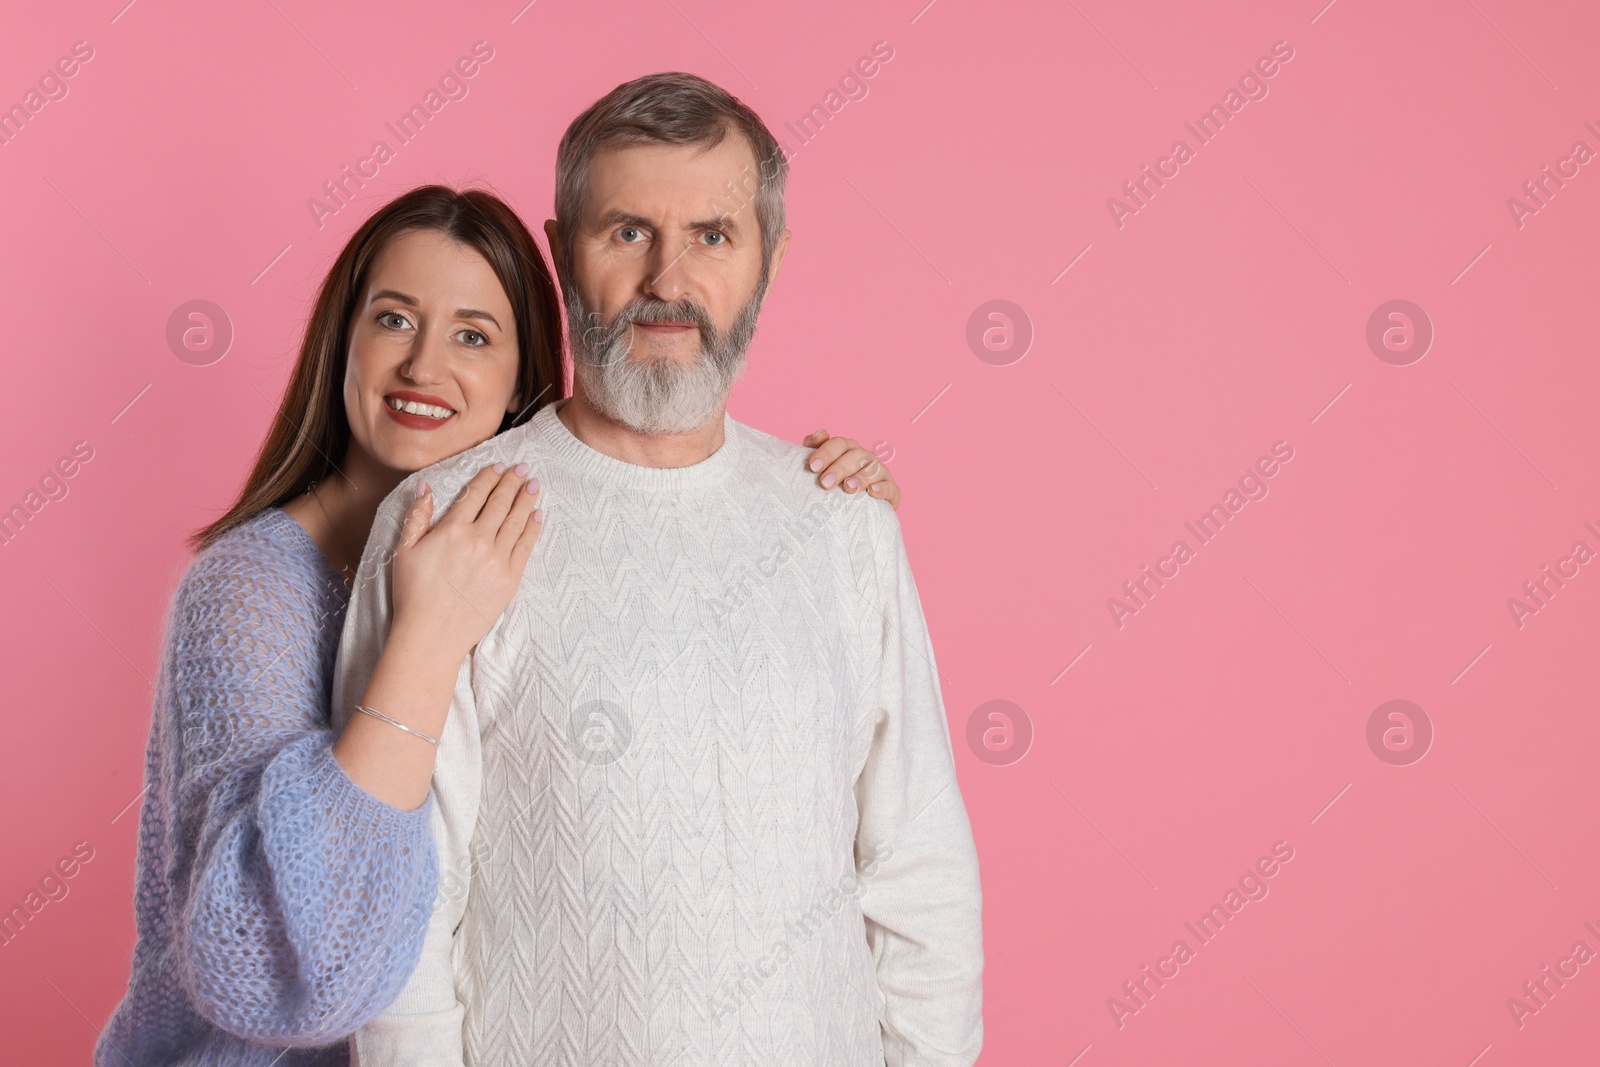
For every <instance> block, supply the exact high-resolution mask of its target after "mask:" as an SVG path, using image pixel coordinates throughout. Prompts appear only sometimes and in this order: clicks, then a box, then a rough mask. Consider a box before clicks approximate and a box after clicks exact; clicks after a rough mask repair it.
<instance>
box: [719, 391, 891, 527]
mask: <svg viewBox="0 0 1600 1067" xmlns="http://www.w3.org/2000/svg"><path fill="white" fill-rule="evenodd" d="M733 427H734V431H735V432H737V433H739V434H740V452H739V464H740V467H741V468H742V469H741V471H740V477H741V478H742V479H743V482H744V484H745V485H747V486H749V487H751V488H752V489H756V490H758V491H760V492H761V493H762V495H765V496H767V498H768V499H769V500H770V502H771V504H772V505H773V506H776V507H778V508H780V509H782V510H784V511H792V512H794V513H796V514H797V515H802V516H809V517H814V518H816V519H819V520H822V521H825V522H826V523H827V525H828V526H829V527H831V528H835V529H838V530H840V531H841V533H843V534H844V536H846V537H850V538H857V539H860V540H862V541H865V542H870V543H872V544H874V545H877V546H880V547H882V546H883V545H884V544H886V543H887V542H886V541H885V538H892V537H893V536H894V535H895V534H897V533H898V531H899V522H898V521H897V520H896V518H895V512H894V507H893V505H891V504H890V503H889V502H888V501H887V500H879V499H877V498H875V497H871V496H868V495H867V494H866V493H846V492H845V491H844V490H843V489H841V488H839V487H838V486H834V487H832V488H829V489H823V488H822V486H821V485H820V484H819V483H818V481H817V473H816V472H815V471H813V470H810V469H808V468H807V467H806V463H807V461H808V460H809V459H810V458H811V453H812V452H813V451H814V449H811V448H808V447H806V446H805V445H799V444H795V443H794V442H792V441H786V440H784V439H783V438H781V437H775V436H773V435H772V434H769V433H766V432H764V431H762V430H758V429H756V428H755V427H753V426H750V425H748V424H746V423H742V422H738V421H736V420H735V421H733ZM836 518H837V519H840V520H843V521H841V522H833V521H831V520H833V519H836Z"/></svg>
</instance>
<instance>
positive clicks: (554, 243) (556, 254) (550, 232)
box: [544, 219, 566, 285]
mask: <svg viewBox="0 0 1600 1067" xmlns="http://www.w3.org/2000/svg"><path fill="white" fill-rule="evenodd" d="M544 236H545V239H546V240H547V241H549V242H550V258H551V259H552V260H554V261H555V262H553V263H551V264H550V266H551V267H552V268H554V270H555V272H556V283H557V284H558V285H559V284H560V283H562V282H565V281H566V279H565V278H563V277H561V231H560V229H558V228H557V227H556V220H555V219H545V220H544Z"/></svg>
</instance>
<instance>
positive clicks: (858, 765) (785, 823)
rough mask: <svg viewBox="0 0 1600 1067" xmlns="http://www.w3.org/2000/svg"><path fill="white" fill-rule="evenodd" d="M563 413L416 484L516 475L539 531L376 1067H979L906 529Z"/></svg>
mask: <svg viewBox="0 0 1600 1067" xmlns="http://www.w3.org/2000/svg"><path fill="white" fill-rule="evenodd" d="M556 411H557V407H556V406H554V405H552V406H549V407H546V408H544V409H542V410H541V411H540V412H539V413H538V414H536V415H535V417H534V419H533V420H532V421H531V422H530V423H529V424H528V425H526V426H524V427H521V428H518V429H514V430H512V431H509V432H508V433H506V434H502V435H500V436H499V437H497V438H495V439H493V440H492V441H490V442H487V443H486V444H485V445H484V446H481V447H479V448H477V449H474V450H472V451H469V452H467V453H464V454H463V455H461V456H459V457H456V458H454V459H452V460H448V461H446V462H445V463H443V464H441V465H438V466H435V467H432V468H429V469H428V470H427V471H425V472H422V473H421V477H424V478H426V480H427V481H428V482H429V483H430V485H431V486H432V487H433V490H434V493H435V497H436V499H438V500H441V501H448V500H452V499H454V497H455V496H456V494H457V493H458V492H459V491H460V490H461V488H462V487H463V486H464V485H465V484H466V482H467V481H468V480H469V479H470V478H471V477H472V476H473V475H474V474H475V473H476V472H477V471H478V470H480V469H481V468H482V467H483V466H485V465H487V464H489V463H493V462H497V461H505V462H510V463H514V462H518V461H524V462H527V463H528V464H530V466H531V468H532V474H533V476H535V477H538V478H539V479H540V482H541V484H542V486H543V497H542V501H541V506H542V507H543V508H544V509H545V516H546V517H545V528H544V530H543V532H542V534H541V538H540V541H539V544H538V545H537V546H536V548H535V549H534V554H533V559H532V561H531V562H530V564H529V566H528V570H527V572H526V574H525V576H524V579H523V582H522V586H521V588H520V590H519V592H518V594H517V596H516V597H515V599H514V600H513V601H512V604H511V606H510V607H509V608H508V610H507V611H506V613H505V614H504V615H503V616H502V617H501V618H500V620H499V621H498V622H497V623H496V625H495V626H494V628H493V629H492V630H491V631H490V632H489V634H488V636H487V637H486V638H485V639H484V640H483V641H482V642H481V643H480V644H479V645H478V647H477V649H476V650H475V651H474V652H473V654H472V655H471V656H470V657H469V659H468V661H467V663H465V664H464V665H463V668H462V671H461V675H460V677H459V678H458V680H457V685H456V691H455V698H454V701H453V704H452V709H451V714H450V718H449V720H448V721H447V724H446V730H445V734H444V736H443V737H442V738H441V745H440V752H439V761H438V763H437V765H436V770H435V775H434V789H435V792H436V794H437V796H438V797H439V808H438V814H439V818H438V819H437V820H436V826H435V833H436V838H437V840H438V841H439V843H440V848H441V859H440V861H441V864H442V865H443V867H444V869H445V870H446V872H447V873H446V875H445V880H446V881H450V882H456V883H458V884H459V885H460V887H461V891H459V892H456V893H453V894H444V893H441V898H442V899H443V900H444V901H445V903H443V904H442V905H441V912H443V913H445V914H444V917H443V918H442V919H441V920H440V921H439V922H437V923H436V924H435V926H434V928H433V929H432V931H431V932H430V934H429V938H428V944H427V945H426V946H425V947H424V950H423V954H422V959H421V961H420V962H419V964H418V968H417V971H416V972H415V973H414V975H413V977H412V980H411V982H410V983H408V985H407V988H406V990H405V991H404V992H402V994H401V996H400V997H399V998H397V1000H396V1002H395V1003H394V1004H393V1005H391V1007H390V1008H389V1009H388V1010H386V1011H385V1012H384V1013H383V1014H381V1015H380V1016H379V1017H378V1018H377V1019H376V1020H374V1021H373V1023H372V1024H370V1025H369V1026H368V1027H366V1028H364V1029H363V1030H362V1031H360V1032H358V1033H357V1035H356V1036H355V1037H354V1039H353V1041H352V1047H353V1051H354V1060H355V1062H356V1063H357V1064H358V1065H360V1067H392V1065H396V1064H428V1065H430V1067H440V1065H445V1067H449V1065H453V1064H462V1065H473V1067H502V1065H505V1067H510V1065H517V1067H546V1065H548V1067H556V1065H560V1067H576V1065H586V1064H616V1065H618V1067H622V1065H627V1067H645V1065H653V1067H667V1065H669V1064H670V1065H672V1067H705V1065H713V1064H715V1065H734V1064H739V1065H746V1064H748V1065H752V1067H754V1065H771V1064H783V1065H785V1067H881V1065H884V1064H888V1065H890V1067H901V1065H907V1067H909V1065H912V1064H916V1065H919V1067H947V1065H948V1067H969V1065H970V1064H971V1063H972V1062H973V1061H974V1060H975V1059H976V1058H977V1055H978V1050H979V1048H980V1046H981V1042H982V1022H981V1010H980V1009H981V971H982V965H983V958H982V941H981V934H980V914H981V908H980V904H981V900H980V890H979V881H978V868H977V858H976V853H975V849H974V846H973V840H972V833H971V828H970V826H969V824H968V820H967V816H966V811H965V808H964V806H963V803H962V799H961V793H960V790H959V788H958V787H957V784H956V779H955V768H954V759H953V753H952V749H951V742H950V735H949V729H948V726H947V724H946V720H945V715H944V708H943V704H942V699H941V696H940V691H939V685H938V675H937V671H936V668H935V666H934V658H933V649H932V646H931V642H930V641H929V638H928V632H927V628H926V624H925V622H924V619H923V616H922V613H921V608H920V603H919V601H918V597H917V594H916V588H915V584H914V582H913V581H912V578H911V571H910V568H909V564H908V563H907V559H906V554H905V549H904V545H903V543H902V541H901V536H900V527H899V523H898V520H897V518H896V516H895V513H894V511H893V509H892V508H891V507H890V505H888V504H887V503H886V502H884V501H879V500H874V499H871V498H869V497H867V496H865V495H857V496H852V495H846V494H843V493H837V492H823V491H821V490H820V489H818V488H817V486H816V482H815V475H813V474H811V473H810V472H808V471H806V470H805V466H804V464H805V461H806V459H807V458H808V457H809V455H810V450H809V449H805V448H801V447H799V446H797V445H792V444H789V443H787V442H785V441H782V440H780V439H778V438H776V437H772V436H769V435H767V434H764V433H761V432H759V431H757V430H754V429H752V428H750V427H748V426H745V425H743V424H741V423H738V422H736V421H734V420H733V419H731V418H728V419H726V420H725V423H724V432H725V442H724V444H723V445H722V446H721V447H720V448H719V449H718V450H717V451H716V452H714V453H713V454H712V455H711V456H710V457H709V458H708V459H706V460H704V461H702V462H700V463H698V464H695V465H693V466H690V467H683V468H671V469H659V468H650V467H641V466H637V465H633V464H628V463H624V462H621V461H619V460H616V459H613V458H611V457H609V456H606V455H604V454H603V453H600V452H597V451H595V450H593V449H591V448H589V447H588V446H587V445H584V444H583V443H582V442H581V441H579V440H578V439H577V438H576V437H574V436H573V435H572V434H571V432H570V431H568V430H567V429H566V427H565V426H564V425H563V424H562V422H561V421H560V419H559V417H558V416H557V414H556ZM416 480H417V477H416V476H414V477H413V478H412V479H410V480H408V481H407V482H405V483H403V484H402V485H401V486H400V487H399V488H398V489H397V490H396V492H395V494H394V495H392V496H391V497H390V498H389V499H388V500H387V501H386V502H385V504H384V505H383V507H382V508H381V509H380V511H379V515H378V520H377V523H376V525H375V526H374V529H373V534H372V539H371V540H370V541H369V543H368V546H367V553H366V554H367V561H368V562H367V563H366V564H364V566H363V568H362V571H363V575H362V579H361V580H358V582H357V584H356V588H355V590H354V591H353V594H352V606H351V609H350V615H349V617H348V619H347V620H346V627H345V641H344V645H343V646H342V648H341V653H340V664H339V666H338V668H337V669H336V688H337V691H339V692H342V693H358V692H360V691H361V689H362V688H363V687H364V685H365V681H366V678H367V677H368V676H369V675H370V671H371V667H372V664H373V663H374V662H375V661H376V658H377V655H378V652H379V650H380V649H381V647H382V639H383V635H384V634H385V633H386V632H387V629H388V614H387V612H388V604H389V594H388V585H387V583H388V576H387V572H388V568H387V567H384V566H380V565H378V563H379V562H381V561H382V560H384V559H387V558H388V555H387V553H388V551H389V550H390V549H391V548H392V546H393V544H394V543H395V541H396V539H397V537H398V533H399V528H400V521H401V518H402V517H403V515H404V513H405V509H406V507H407V505H408V502H409V501H410V499H411V494H412V488H413V485H414V484H415V482H416ZM439 513H440V514H441V515H442V514H443V509H439ZM369 576H370V580H368V579H369ZM345 703H347V701H346V700H344V699H340V700H339V701H337V702H336V705H335V706H336V708H342V707H343V705H344V704H345ZM452 872H454V873H455V874H456V875H458V876H459V877H452Z"/></svg>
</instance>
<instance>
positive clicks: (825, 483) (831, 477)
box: [822, 473, 839, 489]
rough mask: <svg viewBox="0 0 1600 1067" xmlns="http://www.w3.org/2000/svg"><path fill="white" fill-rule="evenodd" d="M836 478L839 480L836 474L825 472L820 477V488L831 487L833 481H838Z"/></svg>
mask: <svg viewBox="0 0 1600 1067" xmlns="http://www.w3.org/2000/svg"><path fill="white" fill-rule="evenodd" d="M838 480H839V476H838V475H837V474H832V473H830V474H826V475H824V476H823V478H822V488H824V489H832V488H833V483H834V482H836V481H838Z"/></svg>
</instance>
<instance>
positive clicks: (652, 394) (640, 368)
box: [562, 283, 766, 434]
mask: <svg viewBox="0 0 1600 1067" xmlns="http://www.w3.org/2000/svg"><path fill="white" fill-rule="evenodd" d="M765 289H766V286H765V285H764V284H763V285H760V286H758V287H757V289H756V292H755V295H754V296H752V297H751V298H750V300H749V302H748V303H746V304H745V306H744V307H743V308H741V309H740V310H739V314H738V315H737V316H735V317H734V320H733V323H732V325H730V326H729V327H728V329H727V331H726V332H725V333H718V332H717V328H716V325H715V324H714V323H712V321H711V316H710V315H709V314H708V313H707V312H706V310H705V309H704V308H702V307H701V306H700V305H699V304H696V303H694V302H693V301H691V300H679V301H673V302H670V303H669V302H667V301H664V300H658V299H656V298H654V297H639V298H638V299H636V300H633V301H630V302H629V303H628V304H627V306H625V307H624V308H623V309H622V310H621V311H619V312H617V316H616V318H614V319H612V320H611V322H609V323H608V322H606V321H605V320H604V319H603V318H601V317H600V315H599V314H598V313H596V312H593V311H590V310H589V308H588V307H586V306H585V305H584V302H583V297H581V296H580V295H579V294H578V291H577V289H576V288H574V287H573V286H572V285H571V283H567V284H564V285H563V286H562V293H563V295H564V296H565V297H566V305H567V334H568V339H569V341H570V343H571V345H572V356H573V358H572V374H573V377H574V378H575V379H576V380H577V381H578V383H579V384H580V385H581V386H582V388H583V396H584V399H585V400H586V401H587V402H588V403H589V405H590V406H591V407H593V408H594V409H595V410H596V411H598V412H600V413H601V414H602V415H605V416H607V417H608V418H611V419H614V420H616V421H617V422H620V423H621V424H622V425H624V426H626V427H628V428H629V429H631V430H633V431H634V432H636V433H643V434H668V433H683V432H685V431H688V430H695V429H698V428H700V427H702V426H704V425H705V424H706V423H708V422H710V421H711V420H712V419H713V418H715V417H716V415H717V412H718V410H719V409H720V408H721V407H722V405H723V404H725V403H726V402H727V399H728V394H729V393H730V392H731V391H732V389H733V383H734V382H735V381H736V380H737V379H738V377H739V374H740V373H741V372H742V371H743V370H744V361H745V352H746V350H747V349H748V348H749V347H750V340H751V338H753V337H754V336H755V332H756V319H757V317H758V316H759V314H760V311H761V297H762V295H763V293H764V291H765ZM635 322H692V323H694V324H695V325H696V326H697V327H699V330H700V351H699V352H697V353H696V354H695V359H694V362H693V363H690V364H687V365H685V364H683V363H679V362H678V361H677V360H675V359H671V358H665V357H664V358H658V359H655V358H653V359H630V358H628V352H629V349H630V348H631V347H632V344H633V324H634V323H635Z"/></svg>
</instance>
